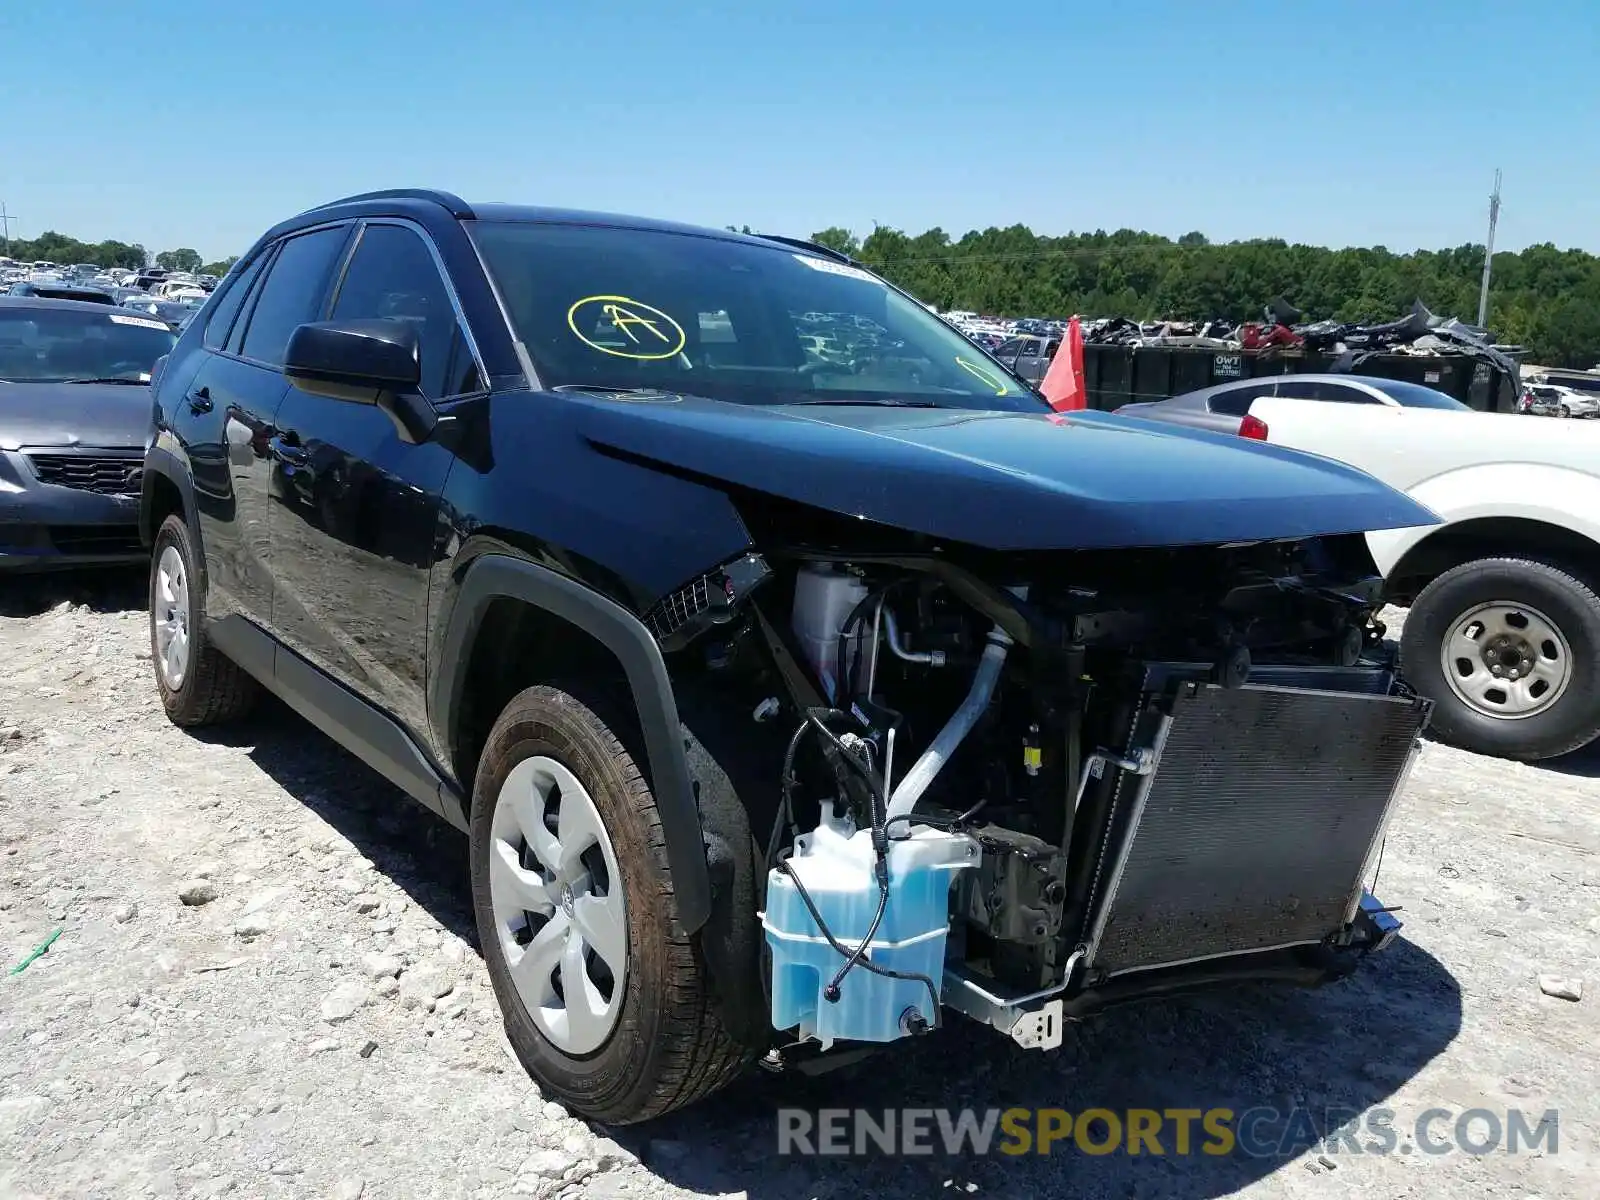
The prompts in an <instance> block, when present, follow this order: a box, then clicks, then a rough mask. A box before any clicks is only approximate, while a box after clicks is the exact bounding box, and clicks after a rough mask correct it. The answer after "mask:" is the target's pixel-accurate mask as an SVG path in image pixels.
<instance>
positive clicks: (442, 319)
mask: <svg viewBox="0 0 1600 1200" xmlns="http://www.w3.org/2000/svg"><path fill="white" fill-rule="evenodd" d="M331 318H332V319H333V320H335V321H343V320H355V319H369V320H370V319H381V320H392V321H403V322H406V323H408V324H411V325H413V326H415V327H416V329H417V333H418V336H419V340H420V343H421V351H420V359H421V369H422V392H423V395H424V397H425V398H426V399H428V400H429V401H433V402H437V401H439V400H442V399H445V398H447V397H450V396H453V395H459V394H461V393H463V392H467V391H471V390H474V389H475V388H476V387H477V386H478V385H477V380H478V378H479V375H478V372H477V369H476V366H475V362H474V359H473V356H472V354H471V353H470V351H469V349H468V345H467V342H466V339H465V338H464V336H463V335H462V334H461V332H460V327H459V324H458V322H457V319H456V315H455V309H454V308H453V307H452V305H451V302H450V294H449V292H448V291H447V289H446V286H445V283H444V280H443V279H442V277H441V276H440V274H439V272H438V269H437V268H436V266H435V265H434V259H433V256H432V254H431V253H430V252H429V249H428V246H427V244H426V243H425V242H424V241H423V240H422V235H421V234H420V233H419V232H417V231H416V230H414V229H412V228H411V227H409V226H405V225H400V224H387V223H376V222H375V223H371V224H368V225H367V226H366V227H365V228H364V229H363V230H362V231H361V233H360V235H359V237H358V240H357V242H356V246H355V249H354V251H353V254H352V257H351V259H350V265H349V268H348V270H347V271H346V272H345V274H344V279H343V282H342V283H341V284H340V286H339V291H338V295H337V296H336V297H335V299H334V302H333V308H332V312H331ZM275 424H276V426H277V434H276V438H275V441H274V444H273V446H272V447H271V449H270V451H269V452H270V453H271V454H272V456H273V458H274V461H275V470H277V471H278V472H280V476H281V479H282V483H283V486H282V489H281V493H280V495H279V496H278V500H279V501H280V503H278V504H275V505H274V506H273V510H272V511H273V518H272V555H273V564H274V575H275V578H276V581H277V593H276V596H275V598H274V604H275V609H276V615H277V621H278V624H279V627H280V635H281V636H282V638H283V640H284V642H285V644H287V645H288V646H289V647H291V648H292V649H293V650H295V651H296V652H297V653H299V654H300V655H302V656H303V657H305V658H306V659H308V660H310V661H311V662H312V663H313V664H314V665H316V666H318V667H320V668H321V669H322V670H324V671H326V672H327V673H328V674H330V675H332V676H333V677H334V678H335V679H337V680H339V681H340V682H341V683H343V684H345V685H346V686H347V687H349V688H351V689H352V690H353V691H355V692H357V693H358V694H359V695H361V696H362V697H363V698H364V699H366V700H368V701H370V702H371V703H373V704H375V705H377V706H378V707H379V708H382V709H384V710H385V711H387V712H388V713H389V714H390V715H391V716H394V717H395V718H397V719H398V720H399V721H400V723H401V724H402V725H404V726H406V727H408V728H409V729H410V730H411V731H412V733H413V734H414V735H415V736H417V737H418V738H419V740H420V739H421V738H422V736H423V735H424V734H425V732H426V730H427V719H426V678H425V662H426V651H427V620H428V580H429V572H430V570H431V568H432V567H433V565H434V563H435V562H437V561H438V560H439V558H440V556H441V555H442V553H443V550H444V546H445V543H446V541H447V540H448V528H447V527H446V525H445V522H444V520H443V517H442V513H441V501H440V496H441V494H442V493H443V491H444V485H445V480H446V478H447V477H448V475H449V472H450V468H451V465H452V464H453V462H454V461H455V460H454V458H453V456H452V455H451V453H450V452H449V451H448V450H447V449H445V448H444V447H443V446H441V445H439V444H437V443H436V442H423V443H421V444H411V443H409V442H407V441H406V440H404V438H403V437H402V436H401V434H400V433H399V432H398V430H397V429H396V426H395V425H394V423H393V422H392V420H391V418H390V417H389V416H388V414H387V413H385V412H384V411H383V410H382V409H380V408H378V407H376V406H374V405H370V404H356V403H350V402H346V401H342V400H333V399H329V398H327V397H324V396H314V395H312V394H311V393H309V392H303V391H301V390H299V389H298V388H294V387H291V388H290V389H289V391H288V394H287V395H286V396H285V398H284V401H283V405H282V407H281V408H280V409H279V412H278V416H277V420H276V422H275Z"/></svg>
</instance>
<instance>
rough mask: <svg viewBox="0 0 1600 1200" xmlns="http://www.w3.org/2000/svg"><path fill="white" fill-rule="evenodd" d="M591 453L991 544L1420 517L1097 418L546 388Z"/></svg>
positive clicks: (1322, 469) (1356, 484)
mask: <svg viewBox="0 0 1600 1200" xmlns="http://www.w3.org/2000/svg"><path fill="white" fill-rule="evenodd" d="M553 398H554V399H555V400H557V401H558V402H561V403H570V404H573V405H577V406H580V408H581V409H582V411H581V413H580V419H579V422H578V424H579V426H580V428H581V429H582V430H583V432H584V434H585V436H586V437H587V438H588V439H589V441H590V442H591V443H592V444H593V445H595V446H597V447H601V448H609V449H611V450H614V451H622V452H625V453H627V454H628V455H630V456H632V457H635V458H639V459H643V460H646V461H653V462H657V463H661V464H662V465H664V466H667V467H670V468H675V469H678V470H682V471H688V472H693V473H695V474H697V475H701V476H706V477H709V478H711V479H717V480H725V481H727V482H729V483H733V484H737V485H739V486H741V487H744V488H749V489H752V490H755V491H760V492H765V493H769V494H772V495H776V496H781V497H784V498H787V499H791V500H795V501H799V502H801V503H804V504H809V505H812V506H815V507H817V508H822V509H827V510H830V511H833V512H836V513H840V514H843V515H847V516H856V517H860V518H863V519H865V520H869V521H875V522H878V523H880V524H884V525H890V526H894V527H897V528H901V529H907V530H911V531H913V532H917V533H923V534H927V535H929V536H932V537H938V538H948V539H951V540H954V541H961V542H967V543H970V544H973V545H977V546H986V547H989V548H992V549H996V550H1042V549H1091V548H1110V547H1118V546H1128V547H1132V546H1180V545H1201V544H1209V543H1218V542H1233V541H1260V540H1269V539H1286V538H1302V537H1311V536H1315V535H1319V534H1333V533H1356V532H1366V531H1368V530H1374V529H1398V528H1404V527H1407V526H1415V525H1434V524H1437V523H1438V521H1437V518H1435V517H1434V515H1433V514H1432V513H1431V512H1429V511H1428V510H1427V509H1426V508H1423V507H1422V506H1421V505H1418V504H1416V503H1415V502H1414V501H1412V500H1409V499H1408V498H1407V497H1406V496H1404V495H1403V494H1401V493H1400V492H1397V491H1395V490H1394V489H1392V488H1390V487H1388V486H1387V485H1385V484H1382V483H1380V482H1378V481H1377V480H1376V479H1374V478H1372V477H1371V476H1370V475H1367V474H1365V473H1364V472H1361V471H1357V470H1355V469H1354V468H1352V467H1347V466H1344V465H1342V464H1340V463H1336V462H1333V461H1331V460H1329V459H1323V458H1319V457H1316V456H1314V455H1309V454H1302V453H1299V452H1297V451H1293V450H1284V449H1282V448H1279V447H1275V446H1267V445H1262V444H1261V443H1259V442H1249V441H1244V440H1242V439H1240V438H1236V437H1226V436H1223V435H1220V434H1214V433H1208V432H1204V431H1200V430H1187V429H1180V428H1177V427H1174V426H1160V425H1155V424H1152V423H1151V422H1148V421H1140V420H1138V419H1136V418H1123V417H1115V416H1111V415H1109V414H1106V413H1074V414H1072V415H1071V416H1064V415H1056V414H1050V413H1042V412H1041V413H1011V412H986V411H972V410H965V409H916V408H891V407H884V406H859V405H850V406H834V405H780V406H771V407H764V406H752V405H741V404H731V403H725V402H721V401H715V400H707V399H703V398H698V397H693V396H678V395H665V394H649V396H648V398H647V397H646V396H642V395H637V394H636V395H634V396H631V397H606V396H597V395H590V394H583V393H572V392H565V393H558V394H553Z"/></svg>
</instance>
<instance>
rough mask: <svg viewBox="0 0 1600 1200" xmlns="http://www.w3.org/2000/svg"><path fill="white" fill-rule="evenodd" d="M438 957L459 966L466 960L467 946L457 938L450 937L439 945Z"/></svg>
mask: <svg viewBox="0 0 1600 1200" xmlns="http://www.w3.org/2000/svg"><path fill="white" fill-rule="evenodd" d="M439 957H440V958H442V959H444V960H445V962H448V963H455V964H456V965H457V966H459V965H460V964H461V963H464V962H466V961H467V947H466V944H465V943H464V942H462V941H461V940H460V939H459V938H452V939H450V940H449V941H448V942H446V943H445V944H444V945H442V946H440V947H439Z"/></svg>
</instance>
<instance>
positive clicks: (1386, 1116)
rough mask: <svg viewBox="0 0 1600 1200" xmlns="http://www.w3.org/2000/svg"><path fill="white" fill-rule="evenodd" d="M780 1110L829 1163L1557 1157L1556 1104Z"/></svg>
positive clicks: (784, 1133)
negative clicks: (1309, 1155)
mask: <svg viewBox="0 0 1600 1200" xmlns="http://www.w3.org/2000/svg"><path fill="white" fill-rule="evenodd" d="M777 1115H778V1153H779V1154H794V1155H825V1156H849V1155H867V1154H888V1155H930V1154H943V1155H950V1156H954V1155H989V1154H1008V1155H1013V1156H1021V1155H1031V1154H1055V1153H1079V1154H1090V1155H1104V1154H1128V1155H1150V1156H1157V1155H1162V1156H1173V1157H1187V1156H1190V1155H1207V1156H1212V1157H1219V1158H1220V1157H1226V1156H1229V1155H1245V1156H1247V1157H1250V1158H1292V1157H1294V1156H1296V1155H1299V1154H1303V1153H1305V1152H1307V1151H1310V1150H1313V1149H1315V1150H1319V1151H1320V1152H1321V1153H1324V1154H1371V1155H1379V1156H1386V1155H1391V1154H1401V1155H1408V1154H1422V1155H1434V1156H1437V1155H1445V1154H1458V1153H1459V1154H1474V1155H1483V1154H1493V1153H1496V1152H1500V1153H1506V1154H1521V1153H1524V1152H1530V1151H1539V1152H1542V1153H1545V1154H1556V1153H1558V1152H1559V1150H1560V1123H1561V1122H1560V1113H1559V1111H1558V1110H1556V1109H1546V1110H1545V1111H1544V1112H1542V1113H1537V1114H1534V1113H1526V1112H1523V1111H1522V1110H1521V1109H1508V1110H1506V1111H1504V1112H1499V1111H1496V1110H1494V1109H1488V1108H1469V1109H1465V1110H1462V1111H1460V1112H1456V1111H1453V1110H1451V1109H1445V1108H1430V1109H1425V1110H1423V1111H1422V1112H1420V1113H1417V1114H1416V1115H1415V1116H1405V1117H1402V1116H1400V1115H1399V1114H1396V1113H1395V1111H1394V1110H1393V1109H1388V1108H1369V1109H1365V1110H1359V1111H1358V1110H1356V1109H1347V1108H1336V1107H1335V1108H1324V1109H1311V1108H1292V1109H1288V1110H1282V1109H1276V1108H1268V1107H1256V1108H1247V1109H1237V1110H1236V1109H1232V1108H1206V1109H1202V1108H1163V1109H1155V1108H1129V1109H1120V1110H1112V1109H1108V1108H1085V1109H1080V1110H1077V1111H1072V1110H1069V1109H1064V1108H1008V1109H998V1108H991V1109H940V1108H903V1109H877V1110H869V1109H854V1108H825V1109H820V1110H818V1111H815V1112H812V1111H809V1110H806V1109H797V1108H785V1109H779V1110H778V1114H777Z"/></svg>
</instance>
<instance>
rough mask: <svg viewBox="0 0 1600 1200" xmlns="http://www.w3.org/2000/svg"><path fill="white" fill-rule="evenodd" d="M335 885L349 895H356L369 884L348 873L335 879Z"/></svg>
mask: <svg viewBox="0 0 1600 1200" xmlns="http://www.w3.org/2000/svg"><path fill="white" fill-rule="evenodd" d="M333 886H334V887H336V888H338V889H339V890H340V891H341V892H343V893H345V895H347V896H355V895H358V894H359V893H360V892H361V890H362V889H363V888H365V887H366V886H367V885H366V884H365V883H363V882H362V881H361V880H359V879H352V878H351V877H350V876H348V875H341V876H339V878H338V879H335V880H334V881H333Z"/></svg>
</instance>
